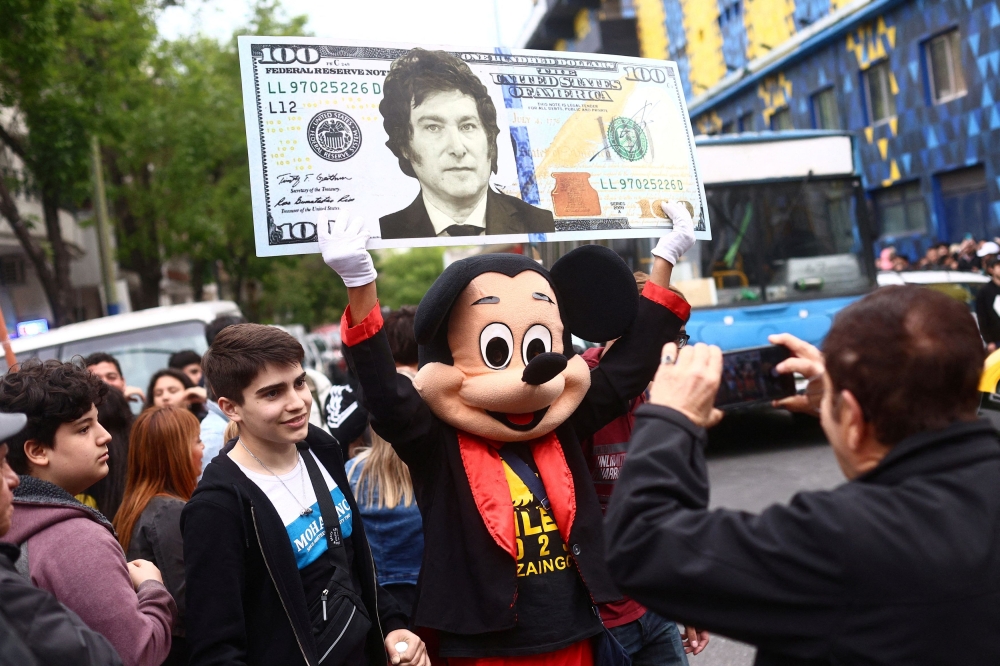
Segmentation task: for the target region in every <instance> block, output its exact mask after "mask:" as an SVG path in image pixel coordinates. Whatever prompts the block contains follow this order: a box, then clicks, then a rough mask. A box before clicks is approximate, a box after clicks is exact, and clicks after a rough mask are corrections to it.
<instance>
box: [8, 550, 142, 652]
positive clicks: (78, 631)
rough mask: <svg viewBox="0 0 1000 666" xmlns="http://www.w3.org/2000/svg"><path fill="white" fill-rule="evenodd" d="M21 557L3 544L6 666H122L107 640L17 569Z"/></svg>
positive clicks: (17, 551) (16, 551)
mask: <svg viewBox="0 0 1000 666" xmlns="http://www.w3.org/2000/svg"><path fill="white" fill-rule="evenodd" d="M20 555H21V551H20V549H19V548H18V547H17V546H14V545H12V544H9V543H0V664H3V665H4V666H7V665H8V664H9V665H10V666H30V665H31V664H36V663H37V664H39V665H40V666H46V665H47V664H72V665H73V666H121V663H122V660H121V659H120V658H119V657H118V654H117V653H116V652H115V649H114V648H113V647H111V643H109V642H108V640H107V639H106V638H104V636H102V635H101V634H99V633H97V632H96V631H94V630H93V629H91V628H90V627H88V626H87V625H86V624H84V622H83V620H81V619H80V616H79V615H77V614H76V613H74V612H73V611H71V610H70V609H68V608H66V607H65V606H63V605H62V604H61V603H59V601H58V600H57V599H56V598H55V597H54V596H52V595H51V594H49V593H48V592H46V591H45V590H41V589H39V588H37V587H35V586H34V585H32V584H31V582H30V581H29V580H28V579H27V578H25V577H24V576H23V575H21V573H19V572H18V571H17V569H16V568H15V562H17V560H18V558H19V557H20ZM8 632H9V633H8Z"/></svg>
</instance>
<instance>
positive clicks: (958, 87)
mask: <svg viewBox="0 0 1000 666" xmlns="http://www.w3.org/2000/svg"><path fill="white" fill-rule="evenodd" d="M924 59H925V64H926V67H927V81H928V83H929V84H930V89H931V90H930V92H931V99H932V100H934V103H935V104H940V103H941V102H947V101H948V100H950V99H955V98H956V97H960V96H962V95H964V94H965V76H964V75H963V74H962V42H961V38H960V35H959V32H958V29H957V28H956V29H955V30H949V31H948V32H946V33H944V34H943V35H938V36H937V37H935V38H934V39H932V40H930V41H929V42H927V44H926V46H925V47H924Z"/></svg>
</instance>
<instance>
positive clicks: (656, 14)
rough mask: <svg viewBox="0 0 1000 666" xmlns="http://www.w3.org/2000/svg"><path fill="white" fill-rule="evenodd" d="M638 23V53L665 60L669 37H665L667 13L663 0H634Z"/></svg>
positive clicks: (644, 56) (645, 56) (646, 56)
mask: <svg viewBox="0 0 1000 666" xmlns="http://www.w3.org/2000/svg"><path fill="white" fill-rule="evenodd" d="M633 6H634V7H635V19H636V23H637V24H638V33H639V54H640V55H641V56H642V57H643V58H658V59H660V60H666V59H667V54H668V53H669V50H668V47H669V46H670V38H669V37H667V28H666V21H667V14H666V12H665V11H664V10H663V0H634V2H633Z"/></svg>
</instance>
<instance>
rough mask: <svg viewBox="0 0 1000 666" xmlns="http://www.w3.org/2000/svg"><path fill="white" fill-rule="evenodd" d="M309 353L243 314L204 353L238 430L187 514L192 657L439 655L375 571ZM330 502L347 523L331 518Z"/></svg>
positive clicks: (406, 660) (280, 659) (340, 661)
mask: <svg viewBox="0 0 1000 666" xmlns="http://www.w3.org/2000/svg"><path fill="white" fill-rule="evenodd" d="M303 356H304V352H303V349H302V346H301V345H300V344H299V343H298V341H296V340H295V338H293V337H292V336H291V335H289V334H288V333H286V332H284V331H282V330H280V329H278V328H274V327H271V326H261V325H258V324H239V325H235V326H229V327H227V328H226V329H224V330H223V331H222V332H220V333H219V334H218V336H217V337H216V338H215V340H214V342H213V344H212V347H211V348H210V349H209V350H208V352H207V353H206V354H205V356H204V358H203V361H202V362H203V368H204V371H205V375H206V377H207V380H208V383H209V385H210V386H211V387H212V390H213V391H214V393H215V395H216V396H217V399H218V402H219V407H220V408H221V409H222V410H223V411H224V412H225V413H226V416H227V417H228V418H229V419H231V420H232V421H233V422H235V423H236V424H237V425H238V428H239V439H238V440H237V441H234V442H230V443H229V444H228V445H227V446H226V448H224V449H223V451H222V455H219V456H217V457H216V458H215V459H214V460H213V461H212V462H211V463H210V464H209V465H208V467H207V468H206V470H205V474H204V475H203V477H202V481H201V483H200V484H199V486H198V489H197V490H196V491H195V494H194V496H193V497H192V498H191V501H190V502H189V503H188V505H187V507H185V509H184V513H183V515H182V518H181V529H182V530H183V533H184V564H185V569H186V572H187V615H188V627H189V628H188V642H189V644H190V646H191V664H192V666H203V665H207V664H244V663H254V664H262V665H267V664H274V665H276V666H277V665H281V666H284V665H286V664H296V663H303V662H305V663H307V664H310V665H315V664H324V666H325V665H327V664H330V665H332V666H339V665H344V666H364V665H365V664H370V666H385V663H386V654H387V653H388V655H389V656H390V657H391V660H392V663H393V664H408V665H412V666H429V664H430V662H429V660H428V659H427V654H426V650H425V648H424V645H423V643H422V641H421V640H420V639H419V638H418V637H417V636H416V635H415V634H412V633H411V632H409V631H407V630H406V629H405V628H404V627H405V616H404V615H403V614H402V613H401V612H400V611H399V608H398V607H397V605H396V604H395V602H394V601H393V600H392V598H391V597H390V596H389V595H388V594H387V593H386V592H385V591H384V590H382V589H381V588H379V587H378V585H377V583H376V581H375V570H374V565H373V564H372V558H371V551H370V548H369V546H368V541H367V540H366V538H365V534H364V529H363V527H362V525H361V521H360V519H355V517H356V516H358V515H359V512H358V507H357V503H356V502H355V500H354V497H353V495H352V494H351V490H350V485H349V484H348V482H347V477H346V474H345V472H344V458H343V452H342V451H341V449H340V446H338V443H337V442H336V441H335V440H334V439H333V438H332V437H330V436H329V435H328V434H326V433H325V432H323V431H322V430H321V429H320V428H317V427H315V426H310V425H309V412H310V408H311V407H312V395H311V394H310V392H309V388H308V386H307V385H306V378H305V371H304V370H303V368H302V359H303ZM320 479H321V480H320ZM319 483H324V484H325V485H326V488H325V491H327V492H329V494H330V499H331V500H332V505H331V504H330V503H327V502H326V500H325V498H323V497H322V496H317V493H316V492H315V488H317V487H319V486H318V484H319ZM321 492H323V491H322V490H321ZM324 504H325V505H326V507H327V508H334V507H335V508H336V514H337V522H338V523H339V525H326V524H324V522H323V521H322V519H321V516H322V514H323V513H325V512H326V510H325V509H324ZM327 515H330V514H329V513H327ZM330 522H333V521H332V520H331V521H330ZM331 591H332V592H333V594H331ZM338 591H339V592H340V593H341V594H340V596H339V597H338V596H337V593H338ZM348 612H349V615H348ZM347 617H349V618H350V619H346V618H347ZM358 627H361V629H360V630H359V629H358ZM331 633H332V634H333V638H337V636H338V635H339V636H341V637H342V639H338V640H331Z"/></svg>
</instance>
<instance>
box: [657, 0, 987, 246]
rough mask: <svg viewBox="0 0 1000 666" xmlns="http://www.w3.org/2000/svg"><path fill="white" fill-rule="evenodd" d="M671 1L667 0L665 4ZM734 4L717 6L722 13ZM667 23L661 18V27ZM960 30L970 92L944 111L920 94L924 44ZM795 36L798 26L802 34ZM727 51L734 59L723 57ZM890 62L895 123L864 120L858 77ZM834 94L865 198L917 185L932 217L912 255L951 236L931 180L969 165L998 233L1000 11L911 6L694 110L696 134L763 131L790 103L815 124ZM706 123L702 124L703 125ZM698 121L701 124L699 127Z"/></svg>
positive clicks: (983, 5) (818, 1) (800, 5)
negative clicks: (816, 107)
mask: <svg viewBox="0 0 1000 666" xmlns="http://www.w3.org/2000/svg"><path fill="white" fill-rule="evenodd" d="M668 4H669V3H668ZM730 4H731V0H719V6H720V9H722V8H723V7H724V6H729V5H730ZM828 11H829V2H828V0H815V1H805V0H798V1H797V2H796V3H795V19H796V21H797V22H798V21H799V20H803V21H805V20H810V19H812V18H813V17H815V16H818V15H822V14H825V13H826V12H828ZM669 24H670V21H669V20H668V28H669ZM956 27H957V28H958V29H959V31H960V34H961V63H962V69H963V72H964V76H965V81H966V87H967V93H966V94H965V95H963V96H961V97H959V98H957V99H954V100H952V101H949V102H945V103H943V104H934V103H932V101H931V99H930V95H929V91H928V87H927V78H926V76H927V73H926V67H925V62H924V57H925V56H924V47H925V44H926V42H927V40H928V39H929V38H931V37H933V36H935V35H937V34H940V33H941V32H943V31H946V30H949V29H951V28H956ZM799 29H801V26H800V28H799ZM739 38H740V37H739V34H738V31H735V30H734V32H733V34H731V35H728V36H726V37H725V40H724V41H725V43H726V44H732V45H733V48H732V49H729V48H727V47H726V46H724V52H726V53H728V55H727V56H726V60H727V65H729V64H730V62H729V61H730V59H731V58H733V57H734V56H733V53H735V51H736V48H735V43H736V42H735V40H738V39H739ZM730 50H732V52H733V53H729V51H730ZM881 60H887V61H888V63H889V67H890V70H891V72H892V75H893V81H892V84H891V85H892V92H893V96H894V98H895V103H896V110H897V116H896V117H895V119H894V120H892V121H890V122H882V123H879V124H876V125H873V124H872V123H871V120H870V119H869V118H868V113H867V111H866V101H865V99H864V86H863V81H864V72H865V71H866V70H867V69H868V68H869V67H870V66H871V65H872V64H874V63H877V62H879V61H881ZM830 86H832V87H834V88H835V89H836V92H837V98H838V104H839V113H840V119H841V123H842V126H843V128H844V129H849V130H853V131H855V132H857V134H858V137H859V141H858V145H859V146H860V159H861V163H862V167H863V174H864V182H865V187H866V189H867V190H868V191H869V194H874V193H876V192H877V191H878V190H880V189H882V188H885V187H889V186H892V185H897V184H902V183H908V182H917V183H919V185H920V190H921V193H922V194H923V198H924V201H925V203H926V208H927V214H928V217H929V220H930V226H931V228H930V231H929V233H928V234H927V235H926V238H923V239H915V240H916V242H915V243H912V246H913V248H914V250H913V251H914V252H917V251H919V250H920V248H921V247H922V246H923V245H924V244H926V243H927V242H929V240H930V238H931V237H939V238H941V239H943V240H949V241H954V240H957V238H954V237H952V238H948V237H947V235H946V233H947V231H948V230H947V229H945V228H943V227H944V225H943V220H942V218H943V212H942V211H943V208H942V202H941V201H940V198H939V197H938V196H936V192H935V189H936V176H939V175H941V174H943V173H946V172H949V171H952V170H955V169H960V168H963V167H966V166H971V165H979V164H981V165H983V166H984V167H985V172H986V185H987V191H986V200H987V202H986V207H985V209H986V211H987V212H986V215H987V216H988V219H987V220H986V224H987V226H988V230H989V233H990V235H1000V105H998V102H1000V8H998V5H997V2H995V1H993V2H991V1H988V0H937V1H925V0H915V1H912V2H905V3H902V4H899V5H896V6H895V7H893V8H891V9H889V10H887V11H886V12H885V13H884V14H882V15H881V16H876V17H872V18H870V20H866V21H865V22H863V23H859V24H857V25H852V26H851V28H850V31H849V32H848V34H847V35H842V36H840V37H838V38H836V39H833V40H832V41H830V42H829V43H827V44H826V45H824V46H823V47H821V48H820V49H818V50H815V51H813V52H812V53H808V54H805V55H803V56H802V57H795V56H792V57H791V58H790V59H789V60H788V61H787V62H786V63H785V64H784V65H783V66H782V68H781V70H780V72H777V73H775V75H774V76H771V77H768V78H767V79H765V80H762V81H760V82H759V83H758V84H757V85H755V86H753V87H751V88H748V89H746V90H744V91H742V92H741V93H739V94H738V95H735V96H733V97H730V98H729V99H726V100H724V101H722V102H719V103H716V104H712V103H711V102H709V103H708V104H707V105H703V106H700V107H698V108H697V109H696V111H697V115H695V116H694V117H693V118H692V120H693V124H694V125H695V126H696V127H699V126H700V127H706V126H710V125H712V124H714V125H715V126H718V125H719V122H718V120H715V118H716V117H717V118H718V119H721V121H722V122H723V123H725V122H729V121H734V120H736V119H737V118H738V117H739V116H741V115H742V114H744V113H746V112H748V111H750V112H753V114H754V121H753V125H754V127H753V129H756V130H763V129H767V128H768V127H769V126H770V117H771V115H772V114H773V113H774V112H775V111H778V110H780V109H781V108H783V107H784V106H786V105H787V107H788V108H789V109H790V111H791V114H792V119H793V124H794V126H795V128H797V129H807V128H812V127H814V117H813V111H812V102H811V97H812V95H813V94H815V93H816V92H818V91H820V90H822V89H824V88H828V87H830ZM710 118H711V119H712V122H711V123H710V122H709V119H710ZM699 121H700V122H699Z"/></svg>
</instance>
